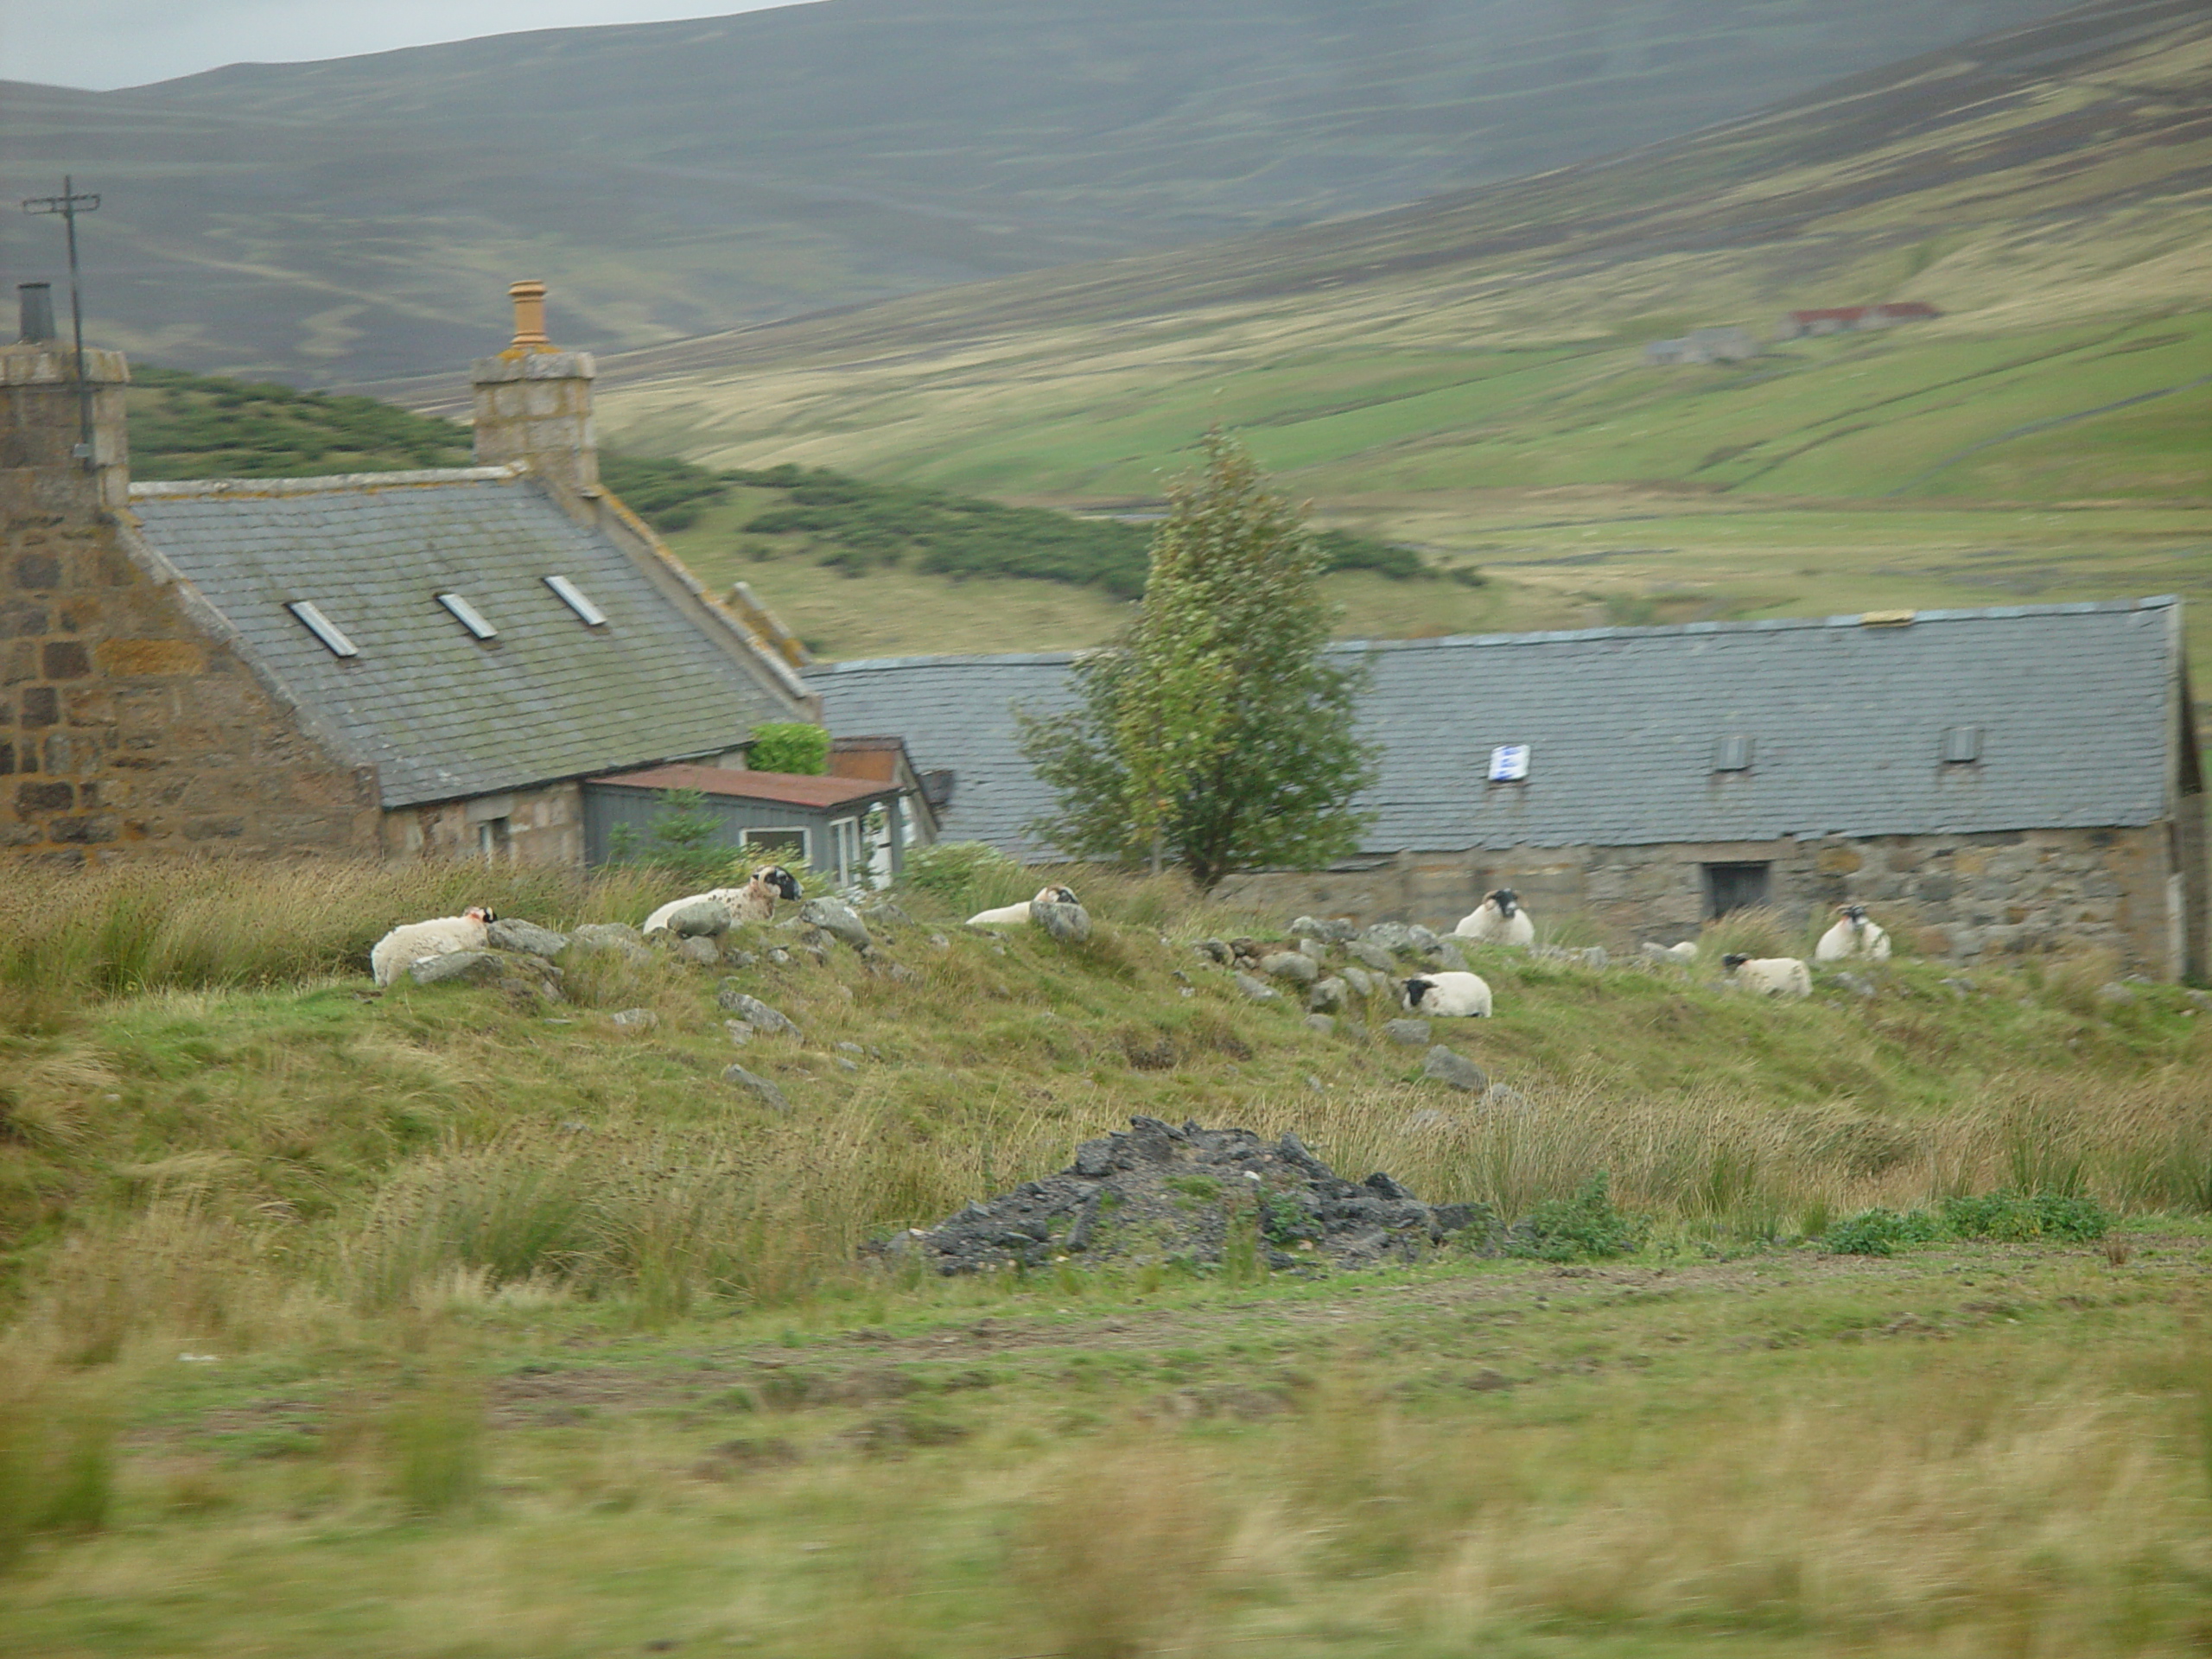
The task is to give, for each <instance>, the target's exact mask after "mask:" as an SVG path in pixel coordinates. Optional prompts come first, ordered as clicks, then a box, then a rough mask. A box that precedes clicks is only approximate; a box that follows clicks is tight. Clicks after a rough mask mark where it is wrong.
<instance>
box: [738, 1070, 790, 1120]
mask: <svg viewBox="0 0 2212 1659" xmlns="http://www.w3.org/2000/svg"><path fill="white" fill-rule="evenodd" d="M722 1081H723V1082H724V1083H730V1084H736V1085H737V1086H738V1087H739V1088H741V1089H747V1090H751V1091H752V1092H753V1093H754V1094H756V1095H758V1096H760V1098H761V1100H762V1101H763V1102H765V1103H766V1104H768V1105H770V1106H772V1107H773V1108H775V1109H776V1110H778V1111H779V1112H788V1111H789V1110H791V1102H789V1101H788V1100H785V1098H784V1091H783V1090H780V1089H779V1088H777V1087H776V1085H775V1084H772V1083H771V1082H769V1081H768V1079H767V1078H766V1077H762V1076H760V1074H759V1073H758V1072H753V1071H747V1070H746V1069H745V1068H744V1067H743V1066H741V1065H731V1066H725V1067H724V1068H723V1069H722Z"/></svg>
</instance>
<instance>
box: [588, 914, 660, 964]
mask: <svg viewBox="0 0 2212 1659" xmlns="http://www.w3.org/2000/svg"><path fill="white" fill-rule="evenodd" d="M569 950H573V951H576V952H578V953H579V954H588V953H590V952H593V951H599V950H612V951H613V952H615V953H616V954H617V955H619V956H624V957H628V958H629V959H630V960H631V961H632V962H645V961H649V960H650V959H651V953H650V952H649V951H647V950H646V949H645V935H643V934H642V933H640V932H639V931H638V930H637V929H636V928H634V927H632V926H630V925H627V924H626V923H623V922H587V923H585V924H584V925H582V927H580V928H577V929H576V930H575V931H573V932H571V933H570V934H569Z"/></svg>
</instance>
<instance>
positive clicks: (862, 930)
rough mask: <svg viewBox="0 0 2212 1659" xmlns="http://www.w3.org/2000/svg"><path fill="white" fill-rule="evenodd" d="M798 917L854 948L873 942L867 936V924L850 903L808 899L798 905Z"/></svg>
mask: <svg viewBox="0 0 2212 1659" xmlns="http://www.w3.org/2000/svg"><path fill="white" fill-rule="evenodd" d="M798 918H799V920H800V921H802V922H804V923H805V924H806V925H808V926H810V927H818V928H820V929H821V930H822V931H823V932H824V933H827V934H828V935H829V937H830V938H833V939H836V940H837V941H838V942H840V943H841V944H849V945H851V946H852V947H853V949H854V950H866V949H868V946H869V945H870V944H873V943H874V941H873V940H872V939H870V938H869V937H868V924H867V923H866V922H864V921H862V920H861V918H860V917H859V916H858V915H857V914H855V912H854V910H853V907H852V906H850V905H847V904H842V903H840V902H839V901H838V900H836V899H808V900H807V901H806V903H805V904H804V905H803V906H800V907H799V912H798Z"/></svg>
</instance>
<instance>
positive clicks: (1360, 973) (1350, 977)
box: [1343, 968, 1376, 996]
mask: <svg viewBox="0 0 2212 1659" xmlns="http://www.w3.org/2000/svg"><path fill="white" fill-rule="evenodd" d="M1343 974H1344V983H1345V984H1347V985H1349V986H1350V987H1351V988H1352V989H1353V990H1354V991H1357V993H1358V994H1359V995H1362V996H1372V995H1375V985H1376V980H1375V976H1374V975H1372V974H1370V973H1369V972H1368V971H1367V969H1364V968H1346V969H1344V970H1343Z"/></svg>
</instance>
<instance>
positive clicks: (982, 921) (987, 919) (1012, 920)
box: [968, 887, 1079, 927]
mask: <svg viewBox="0 0 2212 1659" xmlns="http://www.w3.org/2000/svg"><path fill="white" fill-rule="evenodd" d="M1077 902H1079V901H1078V900H1077V898H1076V896H1075V889H1074V888H1072V887H1039V888H1038V889H1037V896H1036V897H1035V898H1034V899H1023V900H1022V901H1021V902H1020V904H1018V905H1001V906H999V907H998V908H997V909H996V910H979V911H977V912H976V913H975V914H974V915H973V916H970V917H969V918H968V925H969V926H970V927H1017V926H1019V927H1027V925H1029V920H1030V917H1029V906H1032V905H1072V904H1076V903H1077Z"/></svg>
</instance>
